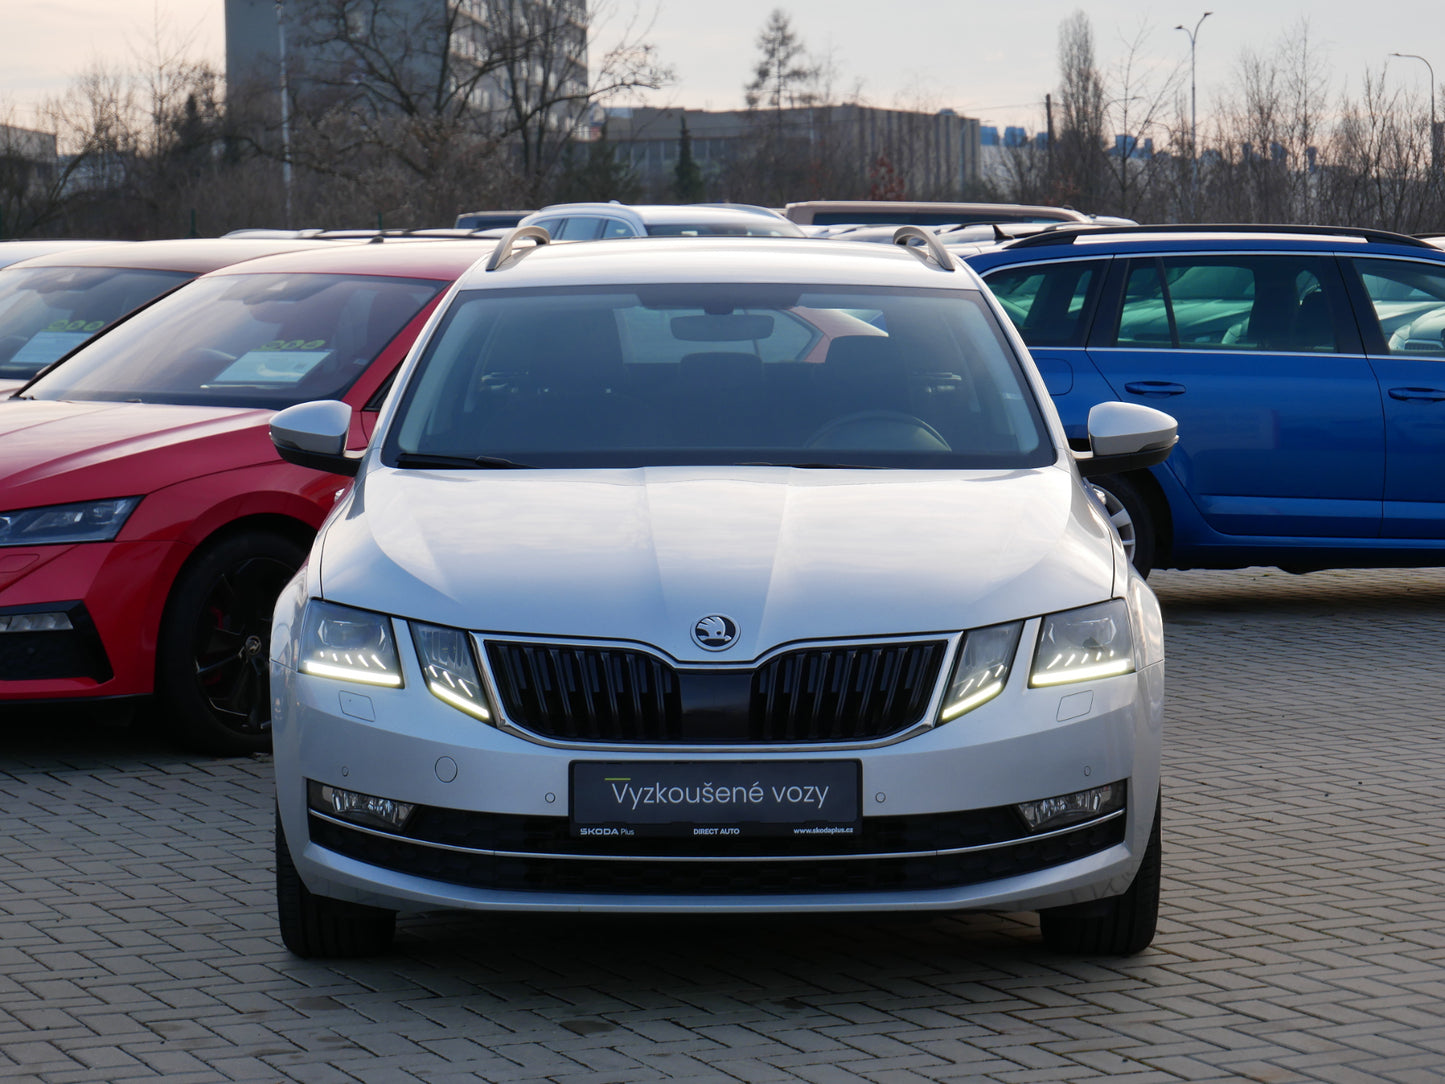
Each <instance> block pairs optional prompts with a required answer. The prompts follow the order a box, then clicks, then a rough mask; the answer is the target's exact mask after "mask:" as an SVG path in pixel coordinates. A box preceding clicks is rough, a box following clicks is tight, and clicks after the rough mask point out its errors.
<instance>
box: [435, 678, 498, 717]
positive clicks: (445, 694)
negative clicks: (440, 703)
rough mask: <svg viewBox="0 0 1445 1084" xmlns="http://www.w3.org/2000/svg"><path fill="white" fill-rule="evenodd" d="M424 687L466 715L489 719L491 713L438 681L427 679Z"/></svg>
mask: <svg viewBox="0 0 1445 1084" xmlns="http://www.w3.org/2000/svg"><path fill="white" fill-rule="evenodd" d="M426 687H427V688H428V689H430V690H431V691H432V695H433V696H435V697H436V698H437V699H438V700H445V701H446V702H447V703H448V704H450V705H451V706H452V707H454V708H457V709H458V710H460V711H464V712H466V713H467V714H468V715H475V716H476V717H477V718H478V719H487V720H490V719H491V717H492V713H491V712H489V711H488V710H487V709H486V708H484V707H483V706H482V705H481V704H479V703H477V702H476V701H475V700H469V699H467V698H466V697H465V696H462V695H461V694H459V693H454V692H452V690H451V689H448V688H447V687H446V686H445V685H443V684H442V683H441V682H439V681H428V682H427V684H426Z"/></svg>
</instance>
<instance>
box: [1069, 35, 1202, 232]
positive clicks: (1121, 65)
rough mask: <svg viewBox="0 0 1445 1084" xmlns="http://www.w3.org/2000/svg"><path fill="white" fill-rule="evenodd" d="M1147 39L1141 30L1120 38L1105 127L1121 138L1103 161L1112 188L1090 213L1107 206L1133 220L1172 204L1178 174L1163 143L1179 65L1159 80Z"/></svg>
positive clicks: (1107, 90)
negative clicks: (1150, 60) (1172, 187)
mask: <svg viewBox="0 0 1445 1084" xmlns="http://www.w3.org/2000/svg"><path fill="white" fill-rule="evenodd" d="M1149 37H1150V33H1149V30H1148V28H1147V26H1144V25H1141V26H1140V27H1139V29H1138V31H1137V32H1136V33H1135V35H1134V37H1133V38H1132V39H1127V40H1125V39H1122V38H1121V42H1122V45H1123V53H1122V56H1121V59H1120V60H1119V62H1118V64H1117V67H1116V70H1115V74H1114V78H1113V80H1112V87H1111V86H1109V85H1108V84H1106V85H1105V87H1104V90H1105V94H1106V96H1107V97H1106V103H1105V108H1104V118H1105V119H1104V123H1105V124H1106V125H1108V126H1109V127H1110V128H1112V130H1113V131H1114V132H1116V133H1119V134H1120V135H1121V136H1122V139H1121V141H1119V142H1117V143H1116V145H1115V147H1114V149H1113V152H1112V153H1110V154H1108V155H1106V157H1105V160H1104V166H1105V172H1106V174H1107V175H1108V177H1109V184H1108V188H1107V190H1106V191H1101V192H1100V193H1099V199H1098V202H1092V201H1091V202H1090V203H1089V205H1088V206H1089V207H1090V209H1091V210H1097V209H1098V208H1101V207H1107V208H1109V209H1110V210H1111V211H1112V212H1113V213H1114V214H1118V215H1124V216H1126V217H1129V218H1140V217H1141V216H1143V217H1157V216H1158V215H1159V214H1160V212H1161V211H1163V210H1164V209H1165V208H1166V207H1167V206H1168V204H1169V202H1171V201H1170V200H1169V199H1168V198H1167V194H1168V193H1167V191H1166V189H1167V188H1168V186H1169V185H1171V184H1172V183H1173V182H1174V180H1175V170H1174V169H1173V168H1172V165H1173V160H1172V158H1171V156H1170V155H1169V154H1166V153H1165V152H1164V150H1163V144H1164V143H1166V142H1167V141H1168V140H1169V139H1170V137H1171V134H1172V133H1171V131H1170V128H1169V125H1168V123H1167V117H1168V112H1169V109H1170V107H1171V104H1172V102H1173V100H1174V98H1175V95H1176V92H1177V88H1178V85H1179V74H1180V71H1181V69H1180V68H1179V67H1178V66H1177V65H1176V66H1175V68H1174V69H1173V71H1172V72H1168V73H1166V74H1165V75H1164V76H1163V77H1162V78H1160V77H1158V76H1156V75H1155V74H1154V73H1153V72H1152V71H1151V70H1150V66H1149V65H1148V64H1147V63H1146V61H1145V58H1146V57H1147V51H1146V47H1147V45H1148V42H1149ZM1156 137H1157V138H1158V139H1159V142H1160V149H1159V151H1158V152H1156V151H1155V150H1154V140H1155V138H1156ZM1166 213H1167V212H1166Z"/></svg>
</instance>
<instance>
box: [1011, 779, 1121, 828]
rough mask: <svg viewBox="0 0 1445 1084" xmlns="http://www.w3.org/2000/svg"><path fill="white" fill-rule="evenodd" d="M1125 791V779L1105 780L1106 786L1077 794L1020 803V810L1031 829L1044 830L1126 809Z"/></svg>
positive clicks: (1077, 792) (1079, 791) (1076, 792)
mask: <svg viewBox="0 0 1445 1084" xmlns="http://www.w3.org/2000/svg"><path fill="white" fill-rule="evenodd" d="M1124 791H1125V786H1124V784H1123V783H1122V782H1120V783H1105V784H1104V785H1103V786H1102V787H1093V788H1091V789H1090V790H1078V791H1075V792H1074V793H1073V794H1060V795H1058V796H1057V797H1054V798H1040V799H1039V800H1038V801H1036V802H1020V803H1019V804H1018V806H1017V809H1018V811H1019V816H1021V817H1023V819H1024V821H1025V823H1027V824H1028V826H1029V831H1030V832H1042V831H1045V830H1047V829H1051V828H1064V827H1067V826H1068V825H1070V824H1078V823H1079V822H1080V821H1089V820H1093V819H1094V818H1096V817H1102V816H1105V815H1106V814H1109V813H1113V812H1115V811H1117V810H1120V809H1123V808H1124Z"/></svg>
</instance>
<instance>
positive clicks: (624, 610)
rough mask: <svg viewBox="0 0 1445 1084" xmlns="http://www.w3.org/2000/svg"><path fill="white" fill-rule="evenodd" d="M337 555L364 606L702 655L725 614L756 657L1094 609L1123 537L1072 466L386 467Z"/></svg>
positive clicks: (332, 594)
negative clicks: (712, 624)
mask: <svg viewBox="0 0 1445 1084" xmlns="http://www.w3.org/2000/svg"><path fill="white" fill-rule="evenodd" d="M1071 491H1072V492H1073V494H1074V496H1073V497H1072V499H1071V497H1070V494H1071ZM319 557H320V561H319V565H320V573H321V586H322V593H323V595H324V597H326V598H328V599H332V600H335V601H339V602H344V603H346V604H348V605H352V606H358V607H360V608H362V609H369V610H375V611H377V612H380V613H394V614H406V615H407V616H408V617H411V618H414V619H418V620H422V621H430V622H434V623H436V624H441V625H450V626H453V627H457V628H468V629H475V630H483V631H488V632H506V633H515V634H524V635H533V636H566V637H582V638H606V639H616V640H631V641H636V642H641V643H651V644H654V645H655V646H657V647H658V648H660V649H662V650H663V651H665V652H667V653H668V654H669V655H671V656H672V657H674V658H676V659H679V660H691V661H697V660H701V659H705V658H708V657H709V656H708V654H707V653H705V652H703V651H700V650H699V649H698V647H697V646H696V645H695V644H694V643H693V642H692V640H691V630H692V627H693V624H694V623H695V622H696V621H697V620H698V619H699V618H700V617H703V616H704V615H707V614H711V613H714V612H720V613H725V614H727V615H728V616H729V617H731V618H732V619H733V620H734V621H736V622H737V624H738V628H739V636H738V639H737V641H736V643H735V644H734V646H733V647H732V648H730V649H729V650H728V651H727V652H726V658H727V660H728V661H743V660H746V659H750V658H754V657H756V656H757V655H759V654H761V653H762V652H764V651H766V650H768V649H770V648H772V647H774V646H776V645H779V644H785V643H791V642H794V641H798V640H809V639H826V638H831V637H848V636H877V635H906V634H910V633H915V632H937V631H951V630H956V629H960V628H970V627H978V626H982V625H991V624H995V623H997V622H1001V621H1009V620H1015V619H1017V618H1019V617H1023V616H1028V615H1032V614H1037V613H1042V612H1045V611H1049V610H1061V609H1068V608H1070V607H1074V606H1082V605H1086V604H1088V603H1091V602H1098V601H1100V600H1102V599H1106V598H1108V597H1109V596H1110V593H1111V591H1112V589H1113V577H1114V567H1113V560H1112V555H1111V551H1110V548H1109V545H1108V536H1107V534H1106V529H1105V528H1104V526H1103V525H1102V524H1101V522H1100V521H1099V517H1098V515H1097V514H1096V513H1095V512H1094V511H1093V509H1092V508H1091V507H1090V506H1089V505H1088V503H1087V500H1086V498H1084V497H1083V495H1082V493H1081V492H1080V491H1079V489H1078V487H1077V485H1076V483H1075V482H1074V480H1073V478H1072V477H1071V475H1070V474H1069V472H1068V471H1067V470H1066V469H1064V468H1059V467H1045V468H1040V469H1036V470H1021V471H975V472H968V476H967V477H960V476H958V475H952V474H944V475H942V476H940V472H935V471H916V472H907V473H901V472H894V471H889V472H877V471H841V472H840V471H826V472H822V471H811V472H810V471H795V470H789V469H787V468H725V467H652V468H642V469H636V470H602V471H584V472H576V471H516V472H493V473H490V474H487V475H485V476H482V477H478V476H477V475H476V474H475V473H471V472H467V473H466V474H465V475H459V474H458V473H457V472H450V473H447V472H419V471H415V470H408V471H394V470H388V469H385V468H383V469H378V470H375V471H372V472H370V473H369V474H367V475H366V476H365V477H364V479H363V481H362V484H361V485H360V486H359V487H358V489H357V492H356V494H355V496H353V498H352V500H351V503H350V505H349V507H347V508H346V509H345V511H344V512H343V513H342V514H341V515H340V516H339V517H338V518H336V519H334V520H333V521H332V524H331V526H330V528H329V529H328V530H327V532H326V535H325V539H324V542H323V544H322V546H321V548H320V551H319ZM711 657H712V658H714V659H716V658H717V656H711ZM719 661H721V660H719Z"/></svg>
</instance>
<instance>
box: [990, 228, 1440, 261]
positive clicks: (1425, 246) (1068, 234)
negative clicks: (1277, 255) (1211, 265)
mask: <svg viewBox="0 0 1445 1084" xmlns="http://www.w3.org/2000/svg"><path fill="white" fill-rule="evenodd" d="M1381 247H1384V248H1390V249H1403V250H1406V251H1409V252H1410V253H1411V254H1412V255H1422V256H1425V257H1426V258H1430V257H1432V256H1441V255H1445V253H1441V252H1440V250H1439V249H1437V248H1435V247H1434V246H1432V245H1431V244H1429V242H1427V241H1423V240H1420V239H1419V238H1415V237H1411V236H1409V235H1407V234H1400V233H1389V232H1387V231H1385V230H1374V229H1365V228H1358V229H1357V228H1354V227H1348V226H1317V225H1279V224H1276V225H1271V224H1255V223H1249V224H1242V225H1241V224H1230V225H1190V224H1172V223H1171V224H1167V225H1152V226H1150V225H1145V226H1080V227H1074V226H1061V227H1059V228H1057V229H1053V230H1047V231H1043V232H1040V233H1036V234H1033V235H1031V236H1028V237H1019V238H1015V239H1014V240H1011V241H1005V242H1003V243H1002V244H999V245H995V246H993V247H990V248H987V249H984V250H983V251H982V252H981V253H978V254H977V255H979V256H982V257H988V256H993V255H995V254H1005V253H1006V254H1009V255H1014V254H1017V255H1019V256H1023V255H1025V254H1028V255H1030V256H1037V258H1039V259H1051V258H1058V257H1064V256H1070V255H1072V256H1075V257H1077V256H1082V255H1084V254H1085V253H1088V252H1100V251H1110V252H1153V251H1158V250H1160V249H1169V250H1171V251H1186V252H1187V251H1191V250H1193V251H1229V252H1234V251H1239V250H1240V249H1241V248H1253V249H1259V250H1264V249H1276V248H1278V249H1299V248H1315V249H1321V250H1325V249H1328V250H1338V249H1349V248H1358V249H1360V250H1361V251H1367V250H1372V249H1378V248H1381ZM971 258H972V257H971Z"/></svg>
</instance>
